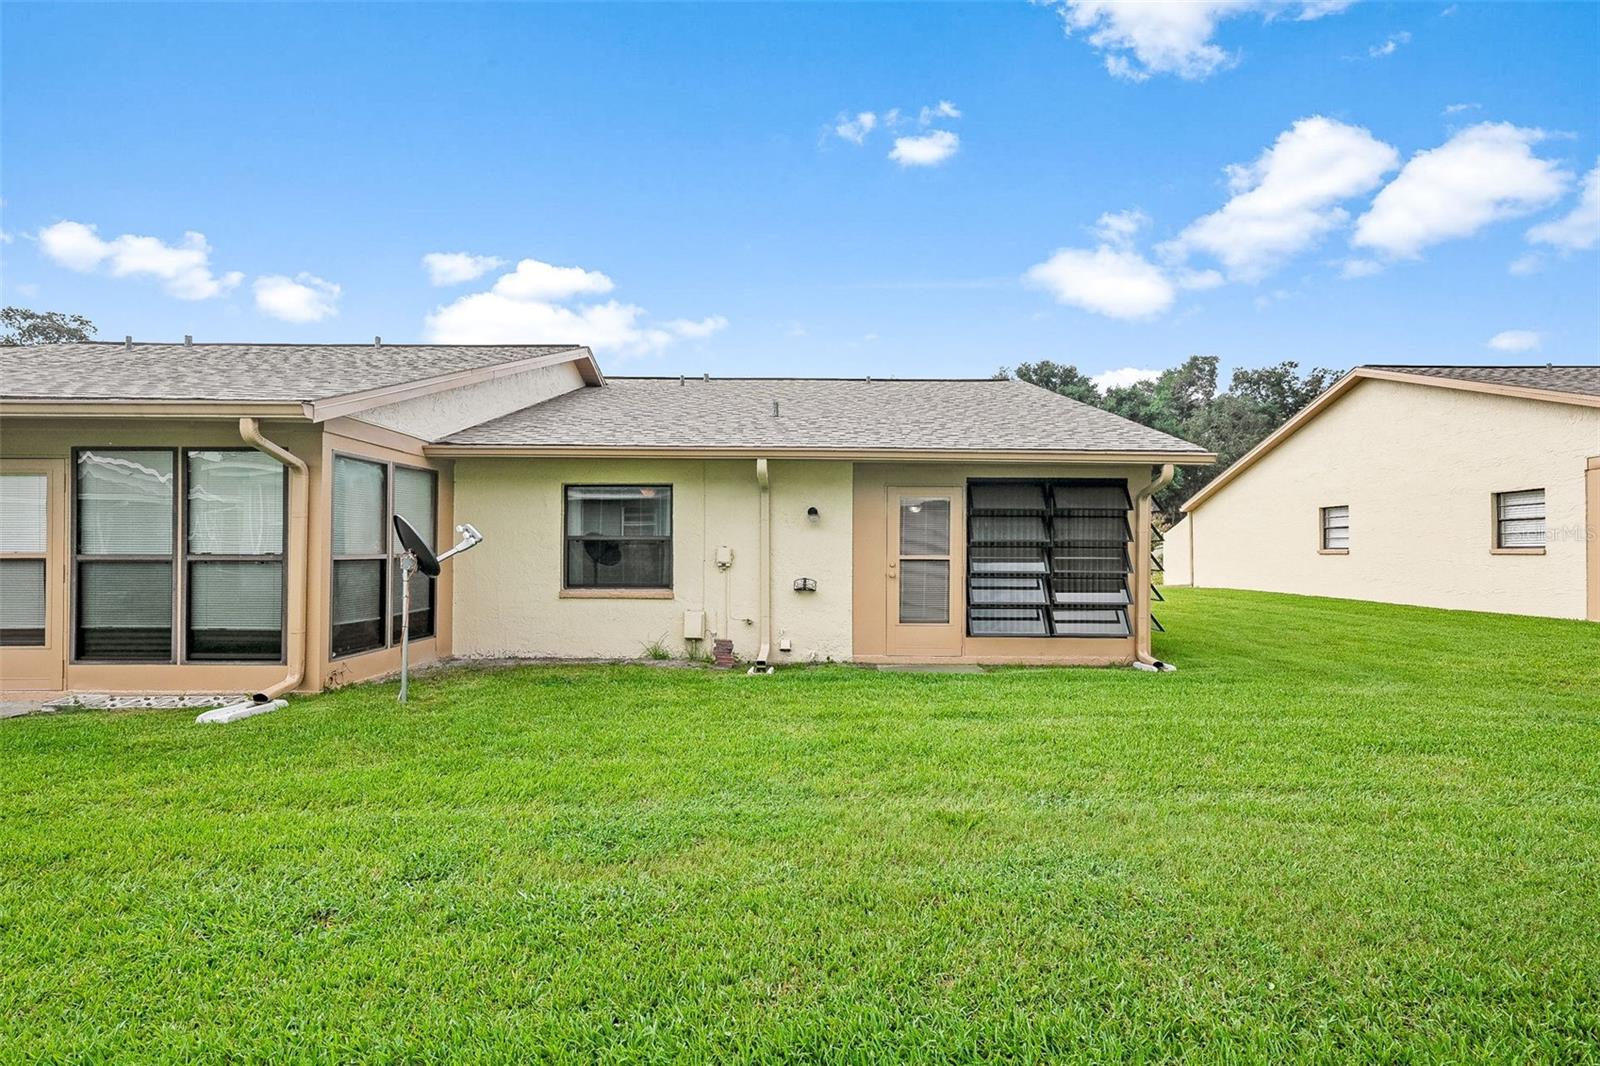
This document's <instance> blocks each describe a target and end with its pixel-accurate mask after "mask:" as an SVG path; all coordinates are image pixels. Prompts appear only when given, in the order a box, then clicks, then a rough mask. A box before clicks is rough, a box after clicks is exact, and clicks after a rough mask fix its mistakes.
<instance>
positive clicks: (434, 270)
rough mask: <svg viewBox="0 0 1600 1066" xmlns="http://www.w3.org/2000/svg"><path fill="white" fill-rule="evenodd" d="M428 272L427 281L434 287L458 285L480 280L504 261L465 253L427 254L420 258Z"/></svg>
mask: <svg viewBox="0 0 1600 1066" xmlns="http://www.w3.org/2000/svg"><path fill="white" fill-rule="evenodd" d="M422 265H423V266H424V267H426V268H427V270H428V280H429V281H431V282H432V283H433V284H435V285H460V284H461V283H462V282H464V281H471V280H472V279H474V278H481V277H483V276H484V275H485V274H487V273H489V271H491V270H494V269H495V268H496V267H503V266H505V265H506V261H505V260H504V259H500V258H498V257H496V256H492V255H469V254H468V253H466V252H429V253H428V254H427V255H425V256H423V257H422Z"/></svg>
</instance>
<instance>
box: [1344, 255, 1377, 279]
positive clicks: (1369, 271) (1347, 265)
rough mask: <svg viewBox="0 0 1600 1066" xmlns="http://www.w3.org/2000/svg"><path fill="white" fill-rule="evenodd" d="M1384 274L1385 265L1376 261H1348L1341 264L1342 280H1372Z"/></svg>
mask: <svg viewBox="0 0 1600 1066" xmlns="http://www.w3.org/2000/svg"><path fill="white" fill-rule="evenodd" d="M1382 272H1383V264H1382V263H1380V262H1378V261H1377V260H1375V259H1346V260H1345V261H1344V262H1343V263H1341V264H1339V276H1340V277H1342V278H1370V277H1372V275H1374V274H1381V273H1382Z"/></svg>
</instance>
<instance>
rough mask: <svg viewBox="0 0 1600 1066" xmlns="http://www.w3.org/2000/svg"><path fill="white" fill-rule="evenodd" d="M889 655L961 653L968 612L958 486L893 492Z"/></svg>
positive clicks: (890, 502) (890, 508) (890, 491)
mask: <svg viewBox="0 0 1600 1066" xmlns="http://www.w3.org/2000/svg"><path fill="white" fill-rule="evenodd" d="M885 503H886V505H887V506H886V510H887V511H888V516H889V522H888V526H889V546H888V547H889V551H888V559H889V604H888V607H889V613H888V618H889V633H888V642H887V650H888V652H889V654H890V655H927V656H938V655H959V654H961V634H962V628H963V627H962V618H963V613H964V611H965V597H964V596H963V595H962V589H963V588H964V587H965V586H964V582H963V574H964V573H965V566H964V563H963V556H962V545H963V544H964V540H963V534H962V525H963V523H962V515H963V510H962V495H961V489H959V488H890V489H888V499H887V500H886V501H885Z"/></svg>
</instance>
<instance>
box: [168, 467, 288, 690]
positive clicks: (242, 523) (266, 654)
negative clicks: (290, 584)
mask: <svg viewBox="0 0 1600 1066" xmlns="http://www.w3.org/2000/svg"><path fill="white" fill-rule="evenodd" d="M185 460H186V462H185V471H186V474H187V478H188V482H187V497H188V501H189V509H188V515H187V527H186V533H187V539H186V545H187V552H188V563H187V570H186V573H187V575H188V599H187V602H188V617H187V624H186V627H185V628H186V640H187V644H188V657H189V658H190V659H195V660H205V659H225V660H252V659H259V660H268V661H276V660H278V659H281V658H282V657H283V629H284V603H285V589H284V581H285V575H284V513H285V511H286V509H287V496H286V493H287V491H288V479H287V477H285V475H284V469H283V466H282V464H280V463H279V462H278V461H277V460H275V459H273V458H272V457H271V456H269V455H263V454H262V453H261V452H258V451H255V450H254V449H244V448H235V449H218V450H207V451H190V452H187V453H185Z"/></svg>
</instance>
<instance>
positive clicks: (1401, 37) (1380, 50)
mask: <svg viewBox="0 0 1600 1066" xmlns="http://www.w3.org/2000/svg"><path fill="white" fill-rule="evenodd" d="M1410 43H1411V34H1410V32H1408V31H1406V30H1401V31H1400V32H1399V33H1391V34H1390V35H1389V36H1388V37H1386V38H1384V41H1383V43H1382V44H1375V45H1373V46H1372V47H1371V48H1368V49H1367V58H1369V59H1382V58H1383V57H1384V56H1392V55H1394V54H1395V52H1397V51H1399V49H1400V46H1401V45H1403V44H1410Z"/></svg>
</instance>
